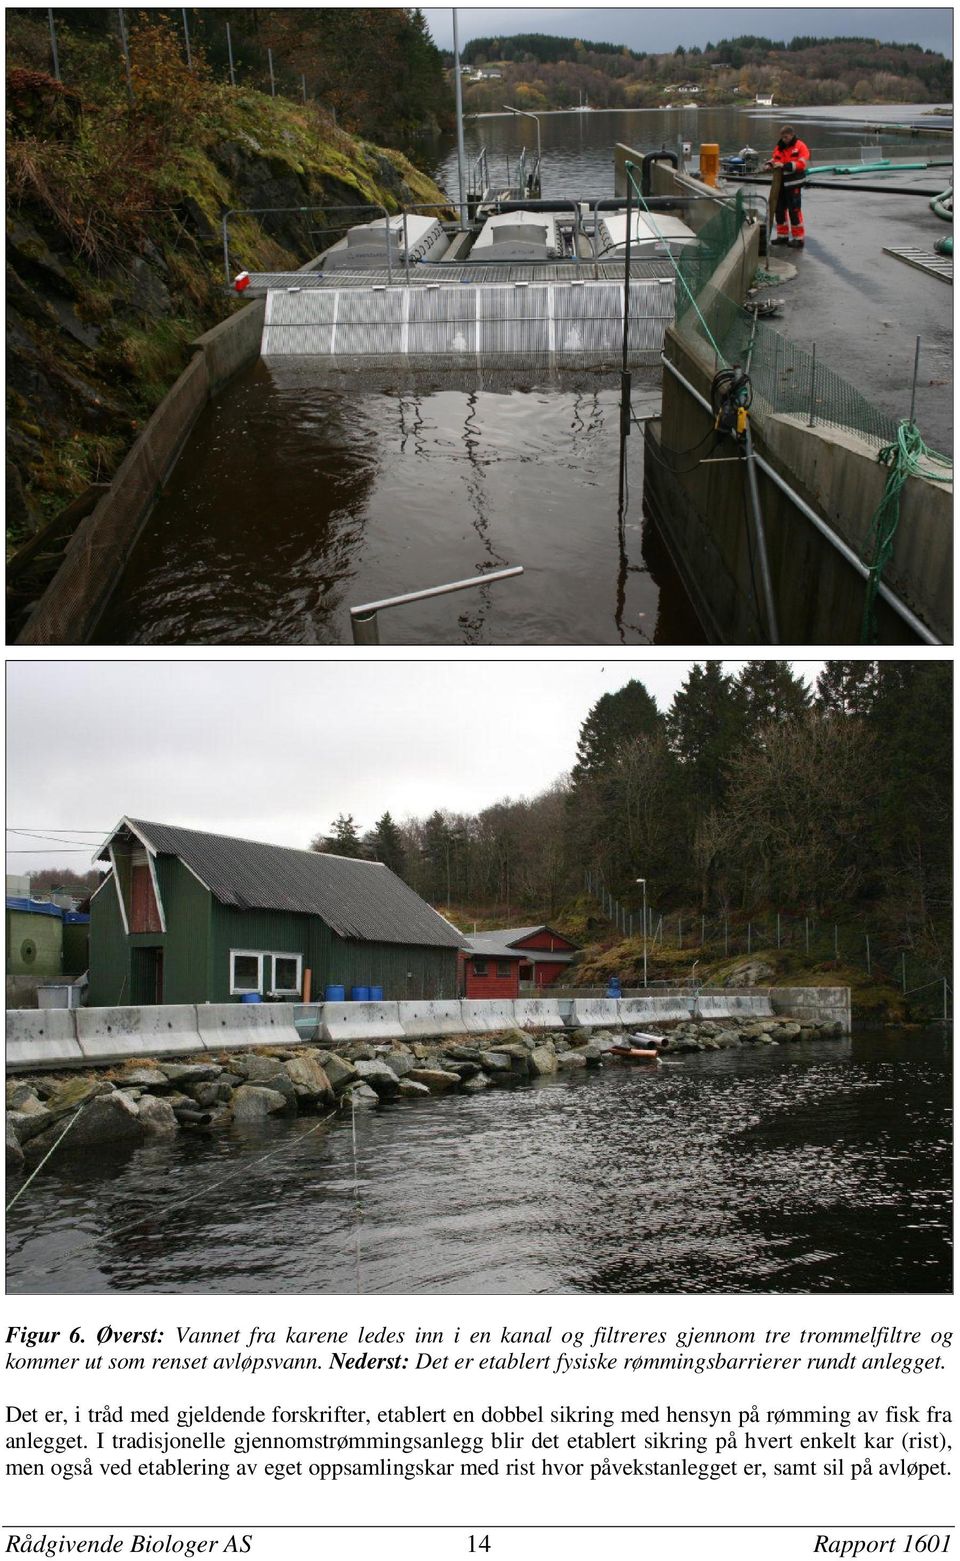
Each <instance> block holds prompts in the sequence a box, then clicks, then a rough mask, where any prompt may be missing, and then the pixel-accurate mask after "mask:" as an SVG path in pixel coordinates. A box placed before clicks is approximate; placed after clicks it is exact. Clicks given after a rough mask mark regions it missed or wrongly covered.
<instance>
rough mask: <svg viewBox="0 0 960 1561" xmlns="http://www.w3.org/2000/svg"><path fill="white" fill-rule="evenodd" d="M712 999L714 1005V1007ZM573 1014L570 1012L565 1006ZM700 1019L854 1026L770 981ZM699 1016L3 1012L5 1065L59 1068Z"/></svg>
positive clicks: (423, 1006)
mask: <svg viewBox="0 0 960 1561" xmlns="http://www.w3.org/2000/svg"><path fill="white" fill-rule="evenodd" d="M708 1005H709V1007H708ZM571 1008H572V1010H573V1012H572V1013H570V1012H569V1009H571ZM699 1012H700V1014H701V1016H702V1017H703V1018H734V1017H739V1018H743V1017H745V1016H747V1015H749V1014H757V1015H763V1014H770V1013H771V1012H773V1013H774V1014H780V1015H784V1016H788V1017H795V1018H798V1019H823V1020H827V1019H829V1020H832V1021H836V1020H838V1019H839V1020H840V1021H841V1023H843V1025H844V1027H845V1029H847V1030H849V1028H850V991H849V988H847V987H770V988H764V989H763V990H754V991H752V992H750V993H743V992H730V993H724V992H710V993H701V995H700V999H699ZM691 1016H694V1017H696V1015H695V1014H694V1000H693V995H692V993H686V994H681V993H661V992H658V993H657V994H655V995H653V994H649V993H648V994H644V995H642V996H639V997H637V998H625V999H623V1000H621V1001H618V1000H617V999H616V998H604V997H579V998H577V999H576V1000H575V1001H574V1002H573V1003H572V1004H571V1003H566V1002H562V1000H561V1001H559V1002H558V1001H556V1000H553V999H544V1000H538V999H532V1000H531V999H520V1000H518V1002H517V1003H512V1002H504V1001H503V1000H489V1001H484V1000H483V999H464V1000H463V1001H462V1002H460V1003H453V1002H442V1003H310V1004H303V1003H296V1004H294V1003H201V1004H199V1005H193V1004H170V1003H168V1004H159V1005H155V1006H144V1007H127V1008H80V1009H75V1010H69V1009H62V1010H48V1011H43V1010H28V1009H14V1010H10V1011H8V1013H7V1070H8V1071H9V1072H11V1073H15V1072H24V1071H37V1070H39V1069H43V1068H49V1069H62V1068H70V1067H80V1066H83V1065H84V1064H86V1065H87V1066H93V1065H95V1064H100V1063H105V1062H110V1061H119V1060H123V1059H124V1058H128V1057H170V1056H174V1057H176V1056H185V1055H189V1054H191V1053H193V1052H203V1051H211V1052H219V1051H223V1050H236V1049H238V1048H239V1047H244V1046H246V1047H251V1046H297V1045H302V1044H306V1043H307V1042H308V1041H310V1040H315V1039H317V1038H319V1039H321V1040H322V1041H323V1042H324V1043H326V1044H327V1045H336V1043H337V1041H341V1042H344V1043H346V1042H348V1041H367V1040H370V1041H374V1042H376V1041H384V1042H389V1041H391V1040H400V1039H406V1040H415V1039H420V1038H424V1037H427V1036H443V1035H461V1036H466V1035H490V1034H495V1033H496V1032H498V1031H503V1030H508V1029H511V1028H515V1027H516V1028H524V1027H525V1026H526V1027H527V1028H529V1029H544V1028H549V1027H555V1028H556V1029H561V1028H563V1026H564V1023H565V1022H566V1021H568V1020H569V1021H570V1022H572V1023H575V1024H577V1025H582V1026H585V1027H587V1028H589V1027H590V1026H594V1027H598V1028H600V1027H602V1028H604V1029H613V1028H622V1027H623V1026H630V1025H634V1024H636V1023H638V1022H640V1021H644V1020H645V1021H647V1022H650V1023H656V1022H660V1023H669V1022H670V1021H672V1020H680V1019H689V1018H690V1017H691Z"/></svg>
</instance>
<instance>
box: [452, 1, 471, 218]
mask: <svg viewBox="0 0 960 1561" xmlns="http://www.w3.org/2000/svg"><path fill="white" fill-rule="evenodd" d="M460 68H461V67H460V34H459V31H458V28H457V13H456V10H454V13H453V79H454V91H455V96H456V103H457V180H458V182H459V187H460V188H459V194H460V226H461V228H464V229H466V228H467V227H469V215H470V214H469V212H468V210H467V185H466V178H467V154H466V152H465V150H464V146H463V83H462V81H461V79H460Z"/></svg>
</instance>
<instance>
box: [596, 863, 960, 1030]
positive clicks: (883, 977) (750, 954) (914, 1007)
mask: <svg viewBox="0 0 960 1561" xmlns="http://www.w3.org/2000/svg"><path fill="white" fill-rule="evenodd" d="M585 887H586V889H587V892H588V893H589V894H591V895H592V896H593V897H594V899H595V900H596V901H597V903H598V905H599V906H600V909H601V910H602V912H603V914H604V916H606V917H607V919H608V920H609V921H611V922H612V923H613V925H614V927H615V928H616V929H617V931H618V932H619V933H620V934H621V936H622V937H624V938H625V939H634V940H637V941H642V940H643V936H644V910H645V913H646V941H647V949H648V953H662V954H664V955H673V956H675V957H677V958H683V957H688V958H689V959H690V961H691V963H693V962H695V961H699V960H700V959H704V960H706V959H710V960H719V959H745V960H751V959H756V960H757V961H758V962H760V963H762V962H763V956H764V955H765V954H767V955H773V954H775V953H777V954H786V955H794V956H797V957H798V958H799V959H801V960H803V961H804V962H806V961H809V962H810V964H812V965H828V966H829V965H833V966H836V967H838V968H839V967H846V968H847V969H852V970H855V971H857V972H862V973H863V974H864V975H866V976H867V977H868V978H869V980H870V981H871V982H872V983H873V984H875V985H876V986H878V987H880V986H882V987H895V988H896V989H897V990H898V991H899V993H900V995H901V997H902V998H904V999H907V1000H909V1001H908V1003H907V1006H908V1008H909V1010H910V1012H911V1014H912V1015H915V1016H916V1017H918V1018H921V1017H922V1018H944V1019H946V1018H950V1017H952V1014H953V994H952V987H951V984H950V975H949V969H950V966H949V957H948V956H944V959H943V960H938V959H936V958H933V957H931V956H930V955H929V954H928V953H926V952H923V951H921V950H919V949H918V948H917V947H916V946H915V944H914V943H912V942H911V941H909V940H908V939H907V937H906V936H903V937H897V936H896V935H895V934H891V933H890V931H889V930H888V929H883V930H880V929H877V928H873V929H871V928H870V927H869V926H867V925H866V924H865V923H864V922H862V921H852V922H842V921H837V920H833V919H831V918H829V917H827V918H821V917H816V916H797V915H796V914H794V913H792V912H791V913H786V912H780V911H763V912H762V913H758V914H757V915H751V914H749V913H744V912H738V913H737V914H736V915H735V916H732V915H730V914H726V913H724V912H719V913H714V914H711V915H706V914H701V915H699V916H695V915H689V914H688V915H686V916H685V915H683V913H679V914H678V913H677V912H675V911H672V912H665V911H661V910H659V909H658V908H657V907H656V906H654V905H650V904H648V905H647V906H646V907H645V908H644V907H643V906H642V905H641V906H640V907H637V908H634V909H628V908H627V907H626V906H625V905H623V904H622V903H621V901H619V900H618V899H616V898H615V896H613V895H611V894H610V892H609V890H608V889H607V888H606V887H605V885H604V884H603V882H602V881H601V880H600V878H599V876H598V875H597V874H592V873H591V874H587V876H586V880H585ZM694 979H696V977H695V976H694ZM675 980H676V978H675V977H672V978H671V982H672V983H675ZM760 984H761V985H762V982H760Z"/></svg>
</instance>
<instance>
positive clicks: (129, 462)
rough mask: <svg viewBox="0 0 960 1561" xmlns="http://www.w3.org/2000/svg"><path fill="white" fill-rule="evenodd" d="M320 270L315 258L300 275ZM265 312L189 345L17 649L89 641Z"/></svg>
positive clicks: (257, 306)
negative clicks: (190, 442) (207, 410)
mask: <svg viewBox="0 0 960 1561" xmlns="http://www.w3.org/2000/svg"><path fill="white" fill-rule="evenodd" d="M316 265H317V260H316V259H314V260H311V261H309V262H308V264H307V265H305V266H301V267H300V270H301V271H310V270H312V269H314V268H315V266H316ZM264 308H265V300H264V299H262V298H260V299H257V300H255V301H254V302H252V303H250V304H247V305H246V306H245V307H244V308H243V309H239V310H238V311H237V312H236V313H235V314H231V315H230V316H229V317H228V318H227V319H225V320H221V322H220V324H219V325H215V326H214V327H213V329H212V330H209V331H206V332H205V333H204V335H202V336H199V337H198V338H197V340H196V341H195V342H194V343H193V344H192V345H193V352H194V356H193V358H192V359H191V361H190V363H188V365H187V367H186V368H185V369H184V371H183V373H182V374H181V375H180V378H179V379H178V380H177V382H176V384H175V385H173V387H172V388H171V389H170V390H169V391H168V392H167V394H166V396H165V397H164V399H163V400H162V401H161V403H160V405H159V406H158V407H157V409H156V411H155V412H154V413H153V415H152V417H151V418H150V420H149V422H148V423H147V425H146V427H145V428H144V430H143V433H142V434H141V435H140V437H139V439H138V440H137V441H136V443H135V444H134V445H133V446H132V448H131V449H130V450H129V451H128V452H127V454H126V456H125V457H124V459H123V461H122V463H121V465H120V466H119V468H118V470H117V472H116V475H115V476H114V478H113V481H112V482H111V484H110V487H109V489H108V491H107V492H106V493H105V494H104V496H103V498H102V499H101V500H100V501H99V503H98V504H97V507H96V509H95V510H94V511H93V513H92V514H90V515H88V516H87V518H86V519H85V520H83V521H81V522H80V525H79V526H78V527H77V529H76V531H75V532H74V534H73V536H72V537H71V539H70V542H69V544H68V546H67V549H66V553H65V554H64V559H63V562H62V564H61V565H60V568H59V569H58V570H57V573H56V575H55V576H54V578H53V579H52V580H51V582H50V584H49V585H48V586H47V589H46V590H45V591H44V593H43V596H42V597H41V598H40V601H39V602H38V603H37V606H36V607H35V608H34V610H33V612H32V613H31V615H30V618H29V619H28V621H27V623H26V625H25V626H24V628H23V630H22V631H21V633H20V635H19V636H18V638H17V641H16V643H17V644H18V645H83V644H85V643H86V642H87V641H88V639H89V638H90V635H91V634H92V633H93V630H94V629H95V627H96V625H97V622H98V621H99V619H100V616H101V614H102V613H103V610H104V608H105V607H106V604H107V602H108V601H109V598H110V595H111V593H112V591H113V589H114V587H115V586H116V583H117V579H118V576H119V575H120V573H121V571H122V570H123V569H124V567H125V565H126V563H127V561H128V559H129V557H130V554H131V552H132V551H133V548H134V546H135V544H136V542H137V539H138V537H139V536H140V533H141V531H142V530H143V528H144V526H145V525H146V523H147V521H148V519H149V517H150V513H151V511H152V509H153V506H154V504H155V503H156V500H157V498H158V496H159V494H160V491H161V489H162V487H163V485H164V483H165V482H166V481H167V480H168V479H169V476H170V473H171V472H172V470H173V468H174V466H175V465H176V463H177V460H178V459H179V456H180V453H181V451H182V449H183V447H184V444H185V443H186V441H187V439H188V438H189V435H190V432H191V429H192V428H193V425H194V423H195V422H196V420H197V418H198V417H199V415H200V413H201V412H202V410H203V408H204V407H205V406H206V405H207V402H208V401H210V400H211V399H212V398H213V397H214V396H216V395H218V394H219V392H220V391H221V390H222V389H223V387H224V385H225V384H226V383H227V382H228V380H230V379H231V378H232V377H233V376H234V374H236V373H237V372H238V371H239V370H240V369H242V368H244V367H245V366H246V365H247V364H248V363H251V362H253V361H254V360H255V359H256V358H257V356H258V355H259V352H260V337H261V334H262V331H263V316H264Z"/></svg>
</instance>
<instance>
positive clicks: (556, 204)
mask: <svg viewBox="0 0 960 1561" xmlns="http://www.w3.org/2000/svg"><path fill="white" fill-rule="evenodd" d="M938 193H941V194H942V191H941V192H938ZM722 199H723V197H722V196H720V195H652V196H651V197H650V199H649V200H648V201H647V205H648V206H649V207H650V210H651V211H668V210H669V209H670V208H671V207H672V206H695V205H696V204H697V203H698V202H699V201H714V202H716V201H717V200H722ZM729 199H731V200H732V199H733V197H732V195H731V196H730V197H729ZM588 204H590V203H589V202H587V201H574V200H573V198H572V197H571V199H570V200H567V201H497V211H498V212H501V211H565V212H568V213H569V212H571V210H572V208H573V206H574V205H577V206H580V205H588ZM627 204H628V202H627V197H626V196H625V195H623V196H618V195H614V196H611V197H610V199H609V200H608V199H607V198H606V196H604V199H603V206H604V208H605V209H608V210H617V209H620V208H623V207H626V205H627Z"/></svg>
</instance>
